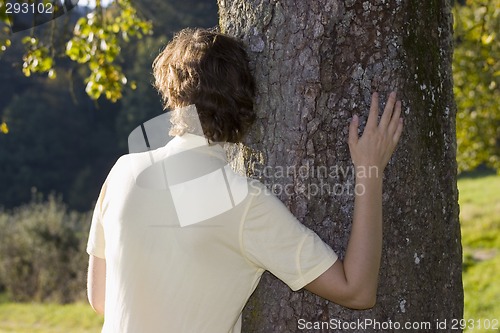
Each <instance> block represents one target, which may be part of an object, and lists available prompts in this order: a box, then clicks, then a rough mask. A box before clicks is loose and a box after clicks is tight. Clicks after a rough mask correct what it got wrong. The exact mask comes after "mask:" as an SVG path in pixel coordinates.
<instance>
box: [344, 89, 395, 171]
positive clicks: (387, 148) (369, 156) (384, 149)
mask: <svg viewBox="0 0 500 333" xmlns="http://www.w3.org/2000/svg"><path fill="white" fill-rule="evenodd" d="M378 105H379V102H378V94H377V93H374V94H373V95H372V101H371V107H370V114H369V116H368V121H367V123H366V127H365V129H364V132H363V135H362V136H361V138H359V137H358V126H359V117H358V116H357V115H354V116H353V118H352V121H351V124H350V126H349V150H350V152H351V158H352V162H353V163H354V166H355V167H356V168H360V167H361V168H367V169H368V168H370V167H371V168H373V167H375V168H377V169H376V170H377V174H382V172H383V171H384V169H385V167H386V165H387V163H388V162H389V160H390V158H391V156H392V153H393V152H394V149H395V148H396V145H397V143H398V141H399V138H400V137H401V133H402V131H403V119H402V118H401V117H400V115H401V101H396V93H395V92H392V93H391V94H390V95H389V99H388V100H387V104H386V106H385V109H384V113H383V115H382V118H381V119H380V123H379V124H378V125H377V118H378V113H379V107H378ZM367 169H365V170H367Z"/></svg>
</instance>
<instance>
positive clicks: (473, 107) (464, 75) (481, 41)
mask: <svg viewBox="0 0 500 333" xmlns="http://www.w3.org/2000/svg"><path fill="white" fill-rule="evenodd" d="M454 17H455V26H454V28H455V53H454V60H453V78H454V81H455V87H454V93H455V98H456V101H457V107H458V113H457V144H458V154H457V155H458V156H457V158H458V167H459V171H464V170H471V169H474V168H475V167H477V166H478V165H480V164H482V163H484V164H487V165H489V166H491V167H493V168H495V169H497V170H499V171H500V108H499V107H498V106H499V105H500V58H499V55H500V35H499V31H500V1H499V0H487V1H472V0H467V2H466V4H465V5H460V4H458V3H457V4H456V5H455V7H454Z"/></svg>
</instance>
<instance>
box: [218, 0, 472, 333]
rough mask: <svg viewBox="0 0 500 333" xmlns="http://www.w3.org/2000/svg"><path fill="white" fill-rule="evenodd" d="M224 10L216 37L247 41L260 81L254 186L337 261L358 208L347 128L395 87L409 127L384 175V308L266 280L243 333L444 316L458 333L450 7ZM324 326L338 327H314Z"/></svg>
mask: <svg viewBox="0 0 500 333" xmlns="http://www.w3.org/2000/svg"><path fill="white" fill-rule="evenodd" d="M218 4H219V10H220V27H221V30H222V31H223V32H225V33H228V34H230V35H234V36H236V37H239V38H242V39H243V40H244V41H245V42H246V43H247V45H248V49H249V56H250V58H251V66H252V68H253V70H254V73H255V77H256V81H257V90H258V96H257V100H256V109H257V113H258V119H257V122H256V124H255V126H254V128H253V130H252V132H251V133H250V135H249V137H248V142H247V144H248V145H249V146H251V147H252V148H254V149H256V150H257V151H259V152H261V154H262V156H263V165H260V166H257V169H256V170H257V171H258V172H257V173H258V174H257V176H260V178H261V180H262V181H263V182H265V183H267V184H268V185H269V186H271V187H273V188H274V190H275V193H277V195H278V196H279V197H280V198H281V199H282V200H283V202H285V204H286V205H287V206H288V207H289V209H290V210H291V211H292V213H294V214H295V216H297V218H298V219H299V220H300V221H301V222H303V223H304V224H305V225H307V226H308V227H309V228H311V229H313V230H314V231H316V233H318V235H320V237H321V238H322V239H323V240H324V241H325V242H327V243H328V244H330V245H331V246H332V248H333V249H334V250H335V251H336V252H337V254H339V257H340V258H343V256H344V254H345V249H346V246H347V241H348V237H349V233H350V227H351V222H352V215H353V204H354V195H353V193H354V192H353V184H354V175H353V172H352V166H351V160H350V155H349V149H348V146H347V136H348V123H349V121H350V118H351V117H352V115H353V114H354V113H357V114H359V115H360V119H361V121H360V123H361V124H364V123H365V122H366V117H367V115H368V110H369V103H370V95H371V93H372V92H373V91H378V92H380V96H381V101H382V102H385V100H386V98H387V95H388V93H389V92H390V91H391V90H397V91H398V95H399V98H401V99H402V101H403V108H404V114H403V116H404V121H405V129H404V133H403V136H402V139H401V141H400V143H399V146H398V148H397V150H396V152H395V155H394V156H393V158H392V160H391V162H390V163H389V165H388V167H387V169H386V171H385V180H384V195H383V205H384V243H383V246H384V247H383V258H382V265H381V269H380V280H379V281H380V282H379V290H378V300H377V305H376V306H375V307H374V308H373V309H371V310H367V311H353V310H349V309H346V308H343V307H341V306H338V305H336V304H333V303H330V302H328V301H325V300H323V299H321V298H319V297H316V296H314V295H312V294H310V293H308V292H306V291H299V292H292V291H290V290H289V288H288V287H287V286H286V285H284V284H283V283H282V282H280V281H279V280H277V279H276V278H274V277H273V276H272V275H270V274H268V273H266V274H265V275H264V276H263V278H262V280H261V283H260V285H259V287H258V288H257V290H256V292H255V293H254V295H253V296H252V298H251V299H250V301H249V303H248V305H247V307H246V308H245V311H244V323H243V331H244V332H265V333H267V332H299V331H300V332H342V331H346V329H345V328H346V327H345V326H343V325H347V324H352V322H357V323H359V321H358V320H360V321H361V324H362V323H365V324H366V323H369V322H365V321H364V320H365V319H371V320H372V325H371V326H364V327H363V326H359V325H358V326H351V328H354V329H352V330H349V331H351V332H356V331H358V332H376V331H384V332H390V331H393V330H395V329H396V328H398V326H397V325H401V329H403V328H404V327H405V326H404V325H406V324H405V323H407V322H410V324H413V325H417V324H418V323H420V322H422V323H425V322H429V323H430V325H431V326H430V328H429V327H427V328H426V327H420V329H419V330H418V331H420V332H425V331H429V332H435V331H437V330H438V328H443V324H442V322H443V321H444V320H447V323H446V324H447V326H446V330H441V331H451V324H452V320H453V319H455V320H456V319H460V318H462V312H463V289H462V278H461V261H462V251H461V242H460V226H459V221H458V203H457V197H458V191H457V186H456V161H455V151H456V141H455V111H456V107H455V103H454V99H453V90H452V75H451V57H452V16H451V11H450V9H451V4H450V1H445V0H441V1H440V0H429V1H425V2H424V1H413V0H392V1H389V0H373V1H354V0H345V1H338V0H314V1H305V0H287V1H278V0H218ZM361 129H362V128H361ZM264 166H265V168H264ZM259 168H260V169H259ZM259 170H260V171H259ZM280 170H281V171H284V172H283V173H280ZM325 170H328V171H327V173H325ZM254 173H256V172H254ZM292 187H293V189H294V190H293V191H291V190H290V189H291V188H292ZM300 319H302V321H300ZM316 321H330V322H329V323H330V324H332V325H328V327H327V326H325V324H322V325H323V328H322V329H318V328H317V326H316V328H314V326H313V328H310V327H311V325H313V322H316ZM339 321H341V322H339ZM375 321H377V322H378V324H379V325H380V326H373V325H375ZM389 321H390V322H392V324H390V322H389ZM437 321H439V323H440V324H439V325H441V326H440V327H438V326H437V324H438V322H437ZM301 323H302V324H303V325H301ZM308 323H309V324H308ZM304 325H307V327H309V328H306V327H305V326H304ZM335 325H337V327H339V329H335ZM339 325H342V326H339ZM352 325H354V324H352ZM356 325H357V324H356ZM389 325H392V326H389ZM454 332H455V331H454Z"/></svg>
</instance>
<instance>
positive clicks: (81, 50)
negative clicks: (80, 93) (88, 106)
mask: <svg viewBox="0 0 500 333" xmlns="http://www.w3.org/2000/svg"><path fill="white" fill-rule="evenodd" d="M115 4H116V5H117V8H110V10H111V11H112V12H111V13H109V12H107V13H106V14H107V15H104V14H103V13H102V12H101V10H100V8H99V7H97V9H96V11H95V12H92V13H90V14H88V15H87V17H82V18H80V19H79V20H78V22H77V24H76V26H75V29H74V31H73V38H72V39H71V40H70V41H69V42H68V44H67V46H66V54H67V55H68V56H69V57H70V59H71V60H73V61H77V62H79V63H85V64H88V66H89V69H90V71H91V74H90V76H89V77H87V78H86V79H85V83H87V87H86V89H85V91H86V92H87V94H88V95H89V96H90V97H91V98H92V99H98V98H99V97H100V96H101V94H103V93H104V95H105V96H106V98H107V99H109V100H111V101H113V102H116V101H117V100H118V99H120V98H121V97H122V87H123V85H125V84H126V83H127V78H126V76H125V74H124V73H123V71H122V68H121V67H120V66H119V65H118V64H116V60H117V57H118V55H119V54H120V50H121V48H120V40H122V41H124V42H129V41H130V37H129V36H134V37H137V38H142V36H143V35H144V34H150V33H151V22H149V21H144V20H142V19H140V18H139V17H138V15H137V12H136V10H135V8H134V7H132V5H131V3H130V1H129V0H117V1H116V2H115Z"/></svg>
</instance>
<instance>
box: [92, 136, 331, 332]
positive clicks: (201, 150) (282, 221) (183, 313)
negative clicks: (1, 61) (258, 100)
mask: <svg viewBox="0 0 500 333" xmlns="http://www.w3.org/2000/svg"><path fill="white" fill-rule="evenodd" d="M184 152H188V153H187V155H186V156H185V158H184V155H182V154H183V153H184ZM177 157H179V158H177ZM166 161H170V162H166ZM226 165H227V161H226V160H225V154H224V151H223V149H222V148H221V147H220V146H217V145H216V146H209V145H207V143H206V140H205V139H204V138H202V137H199V136H195V135H192V134H184V135H183V136H180V137H176V138H174V139H173V140H172V141H171V142H169V143H168V144H167V145H166V146H165V147H162V148H159V149H157V150H154V151H152V152H146V153H138V154H129V155H125V156H122V157H121V158H120V159H119V160H118V161H117V163H116V164H115V166H114V167H113V168H112V170H111V172H110V173H109V175H108V177H107V179H106V182H105V183H104V185H103V187H102V190H101V194H100V196H99V199H98V202H97V205H96V208H95V211H94V215H93V219H92V225H91V230H90V236H89V240H88V246H87V252H88V253H89V254H91V255H94V256H97V257H100V258H105V259H106V304H105V322H104V326H103V328H102V332H103V333H191V332H196V333H204V332H206V333H225V332H228V333H237V332H240V330H241V312H242V309H243V307H244V305H245V303H246V302H247V300H248V298H249V297H250V295H251V294H252V292H253V291H254V290H255V288H256V286H257V284H258V282H259V280H260V277H261V275H262V273H263V272H264V271H265V270H268V271H270V272H271V273H272V274H274V275H275V276H277V277H278V278H279V279H281V280H282V281H284V282H285V283H286V284H287V285H288V286H289V287H290V288H291V289H292V290H298V289H301V288H303V287H304V286H305V285H307V284H308V283H310V282H311V281H313V280H314V279H316V278H317V277H318V276H320V275H321V274H322V273H323V272H325V271H326V270H327V269H328V268H329V267H330V266H331V265H333V263H335V261H336V260H337V255H336V254H335V253H334V252H333V251H332V249H331V248H330V247H329V246H328V245H326V244H325V243H324V242H323V241H321V239H320V238H319V237H318V236H317V235H316V234H315V233H314V232H312V231H311V230H310V229H308V228H306V227H305V226H304V225H302V224H301V223H300V222H299V221H298V220H297V219H296V218H295V217H294V216H293V215H292V214H291V213H290V212H289V210H288V209H287V208H286V207H285V206H284V205H283V204H282V202H281V201H280V200H279V199H277V198H276V197H275V196H273V195H272V194H270V193H269V191H268V190H267V189H266V188H265V186H264V185H262V184H261V183H260V182H257V181H254V180H247V179H246V178H243V177H240V176H238V175H236V174H234V173H232V171H230V169H229V168H227V167H225V166H226ZM228 193H229V194H228Z"/></svg>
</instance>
